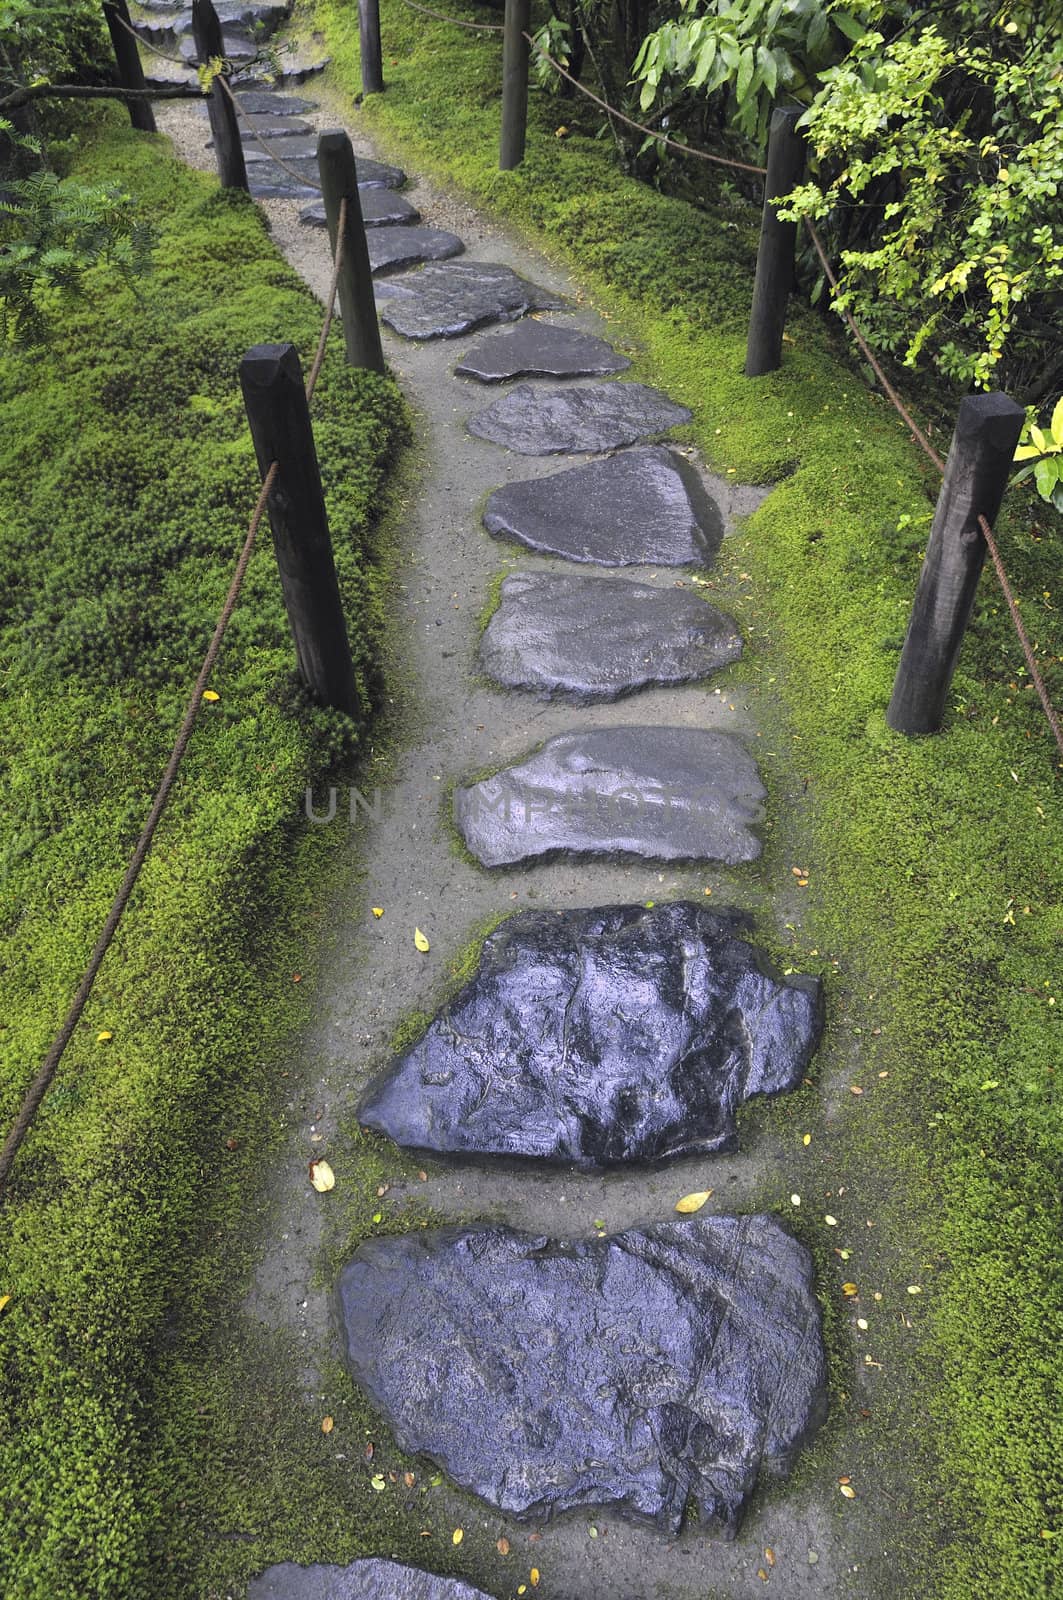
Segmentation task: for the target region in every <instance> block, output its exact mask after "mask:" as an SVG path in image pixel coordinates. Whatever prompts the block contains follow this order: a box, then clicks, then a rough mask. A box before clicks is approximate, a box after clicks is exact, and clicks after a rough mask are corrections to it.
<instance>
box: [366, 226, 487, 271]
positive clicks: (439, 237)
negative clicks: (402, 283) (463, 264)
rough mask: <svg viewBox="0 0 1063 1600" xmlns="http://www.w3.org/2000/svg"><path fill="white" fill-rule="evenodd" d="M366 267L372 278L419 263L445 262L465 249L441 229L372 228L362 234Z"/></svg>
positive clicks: (455, 237)
mask: <svg viewBox="0 0 1063 1600" xmlns="http://www.w3.org/2000/svg"><path fill="white" fill-rule="evenodd" d="M366 242H367V244H368V245H369V266H370V268H371V270H372V272H373V273H374V275H381V276H382V275H383V274H384V273H387V272H401V271H402V269H403V268H404V267H415V266H417V265H418V264H419V263H420V262H422V261H445V260H446V259H447V257H448V256H460V255H461V253H462V251H463V250H464V249H465V246H464V245H463V244H462V242H461V240H460V239H459V238H458V236H457V234H456V233H446V232H445V231H444V230H443V229H442V228H415V227H409V226H403V227H397V228H373V229H372V230H371V231H369V232H368V233H367V235H366Z"/></svg>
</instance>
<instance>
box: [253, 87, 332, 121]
mask: <svg viewBox="0 0 1063 1600" xmlns="http://www.w3.org/2000/svg"><path fill="white" fill-rule="evenodd" d="M236 98H237V101H238V102H239V105H240V110H241V111H247V112H250V113H251V115H252V116H265V117H299V116H302V114H303V112H304V111H316V110H317V102H316V101H314V100H300V99H299V98H298V97H297V96H296V95H286V94H271V93H270V91H269V90H268V89H239V90H237V93H236Z"/></svg>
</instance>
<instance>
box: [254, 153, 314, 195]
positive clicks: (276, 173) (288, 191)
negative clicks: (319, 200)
mask: <svg viewBox="0 0 1063 1600" xmlns="http://www.w3.org/2000/svg"><path fill="white" fill-rule="evenodd" d="M315 183H316V178H315ZM247 186H248V188H249V189H250V191H251V193H252V195H253V196H254V198H255V199H256V200H309V199H310V198H311V197H312V196H313V195H315V194H317V193H318V187H319V186H318V187H315V184H310V183H301V182H300V181H299V179H298V178H296V177H293V176H292V175H291V173H288V172H285V171H284V168H283V167H278V166H274V165H273V164H272V163H265V162H263V163H261V164H259V163H258V162H256V163H255V164H254V165H253V166H251V167H249V168H248V172H247Z"/></svg>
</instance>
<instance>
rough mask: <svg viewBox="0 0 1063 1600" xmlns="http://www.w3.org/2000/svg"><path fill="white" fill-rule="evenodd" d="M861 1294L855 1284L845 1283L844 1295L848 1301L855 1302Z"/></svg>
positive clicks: (843, 1286) (843, 1287) (843, 1285)
mask: <svg viewBox="0 0 1063 1600" xmlns="http://www.w3.org/2000/svg"><path fill="white" fill-rule="evenodd" d="M859 1293H860V1291H859V1289H858V1288H857V1287H856V1284H855V1283H843V1284H842V1294H843V1295H844V1296H845V1298H846V1299H847V1300H853V1299H855V1298H856V1296H857V1295H858V1294H859Z"/></svg>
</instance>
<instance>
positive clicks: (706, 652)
mask: <svg viewBox="0 0 1063 1600" xmlns="http://www.w3.org/2000/svg"><path fill="white" fill-rule="evenodd" d="M741 654H742V640H741V637H740V635H739V632H738V629H737V628H736V627H735V624H734V622H733V621H732V620H731V618H730V617H726V616H724V614H723V612H722V611H717V610H716V609H715V608H714V607H713V606H710V605H708V604H707V603H706V602H705V601H704V600H702V599H701V598H700V597H699V596H698V595H696V594H693V593H691V592H690V590H683V589H677V588H674V587H669V588H667V589H658V588H655V587H654V585H653V584H649V583H633V582H632V581H631V580H630V579H628V578H584V577H577V576H576V575H575V574H570V573H566V572H515V573H513V575H512V576H511V577H508V578H506V579H505V581H504V582H503V584H502V594H501V601H500V603H499V606H498V610H497V611H496V612H495V614H494V616H493V617H492V618H491V620H490V622H489V623H488V625H487V628H486V630H485V631H484V635H483V638H482V639H481V640H480V662H481V665H482V666H483V669H484V671H485V672H486V673H487V675H488V677H489V678H493V679H494V680H495V682H496V683H501V684H503V685H504V686H505V687H506V688H507V689H530V690H533V691H535V692H536V693H538V694H540V695H544V696H547V697H549V696H551V695H564V696H566V697H568V698H570V699H573V700H578V701H580V702H587V701H591V700H615V699H616V698H617V697H618V696H619V695H622V694H630V693H632V692H633V691H634V690H637V689H644V688H646V687H647V686H648V685H649V684H661V683H692V682H693V681H694V680H695V679H697V678H707V677H709V676H710V675H711V674H712V673H713V672H718V671H719V669H720V668H721V667H725V666H727V664H728V663H729V662H731V661H737V660H738V657H739V656H740V655H741Z"/></svg>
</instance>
